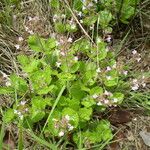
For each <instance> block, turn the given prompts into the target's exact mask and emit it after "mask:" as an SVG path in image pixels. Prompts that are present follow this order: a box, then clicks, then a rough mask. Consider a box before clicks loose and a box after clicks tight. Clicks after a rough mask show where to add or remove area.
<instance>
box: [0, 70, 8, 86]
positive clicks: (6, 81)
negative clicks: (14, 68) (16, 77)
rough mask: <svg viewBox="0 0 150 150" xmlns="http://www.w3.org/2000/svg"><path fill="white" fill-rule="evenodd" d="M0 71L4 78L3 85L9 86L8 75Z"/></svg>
mask: <svg viewBox="0 0 150 150" xmlns="http://www.w3.org/2000/svg"><path fill="white" fill-rule="evenodd" d="M0 73H1V74H2V76H3V77H2V78H3V80H4V83H5V85H6V86H7V87H8V86H11V81H10V78H9V77H8V75H6V73H4V72H2V71H0Z"/></svg>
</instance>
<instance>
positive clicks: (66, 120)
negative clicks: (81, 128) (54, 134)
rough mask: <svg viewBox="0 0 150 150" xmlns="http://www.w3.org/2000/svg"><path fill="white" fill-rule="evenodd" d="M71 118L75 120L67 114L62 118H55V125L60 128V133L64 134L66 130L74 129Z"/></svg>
mask: <svg viewBox="0 0 150 150" xmlns="http://www.w3.org/2000/svg"><path fill="white" fill-rule="evenodd" d="M70 120H73V118H71V117H70V116H69V115H65V116H64V117H62V119H61V120H57V119H55V118H53V121H54V126H55V128H56V129H59V133H58V135H59V136H60V137H61V136H64V134H65V132H66V131H72V130H73V129H74V126H73V125H71V124H70Z"/></svg>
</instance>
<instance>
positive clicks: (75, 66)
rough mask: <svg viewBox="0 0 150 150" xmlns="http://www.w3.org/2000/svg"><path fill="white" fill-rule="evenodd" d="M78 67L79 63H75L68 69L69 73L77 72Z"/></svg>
mask: <svg viewBox="0 0 150 150" xmlns="http://www.w3.org/2000/svg"><path fill="white" fill-rule="evenodd" d="M79 67H80V63H78V62H77V63H75V64H73V65H72V66H71V68H70V72H71V73H75V72H76V71H78V69H79Z"/></svg>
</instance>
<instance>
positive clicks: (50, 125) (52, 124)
mask: <svg viewBox="0 0 150 150" xmlns="http://www.w3.org/2000/svg"><path fill="white" fill-rule="evenodd" d="M61 117H62V114H61V112H60V111H59V110H56V109H55V110H54V112H53V114H52V115H51V117H50V118H49V120H48V130H49V132H50V133H52V134H53V135H54V136H58V133H59V130H60V127H59V126H58V128H56V125H55V124H56V122H57V121H56V122H55V120H58V121H59V120H61Z"/></svg>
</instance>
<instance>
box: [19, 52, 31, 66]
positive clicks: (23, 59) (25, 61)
mask: <svg viewBox="0 0 150 150" xmlns="http://www.w3.org/2000/svg"><path fill="white" fill-rule="evenodd" d="M17 59H18V61H19V63H20V64H21V65H22V67H24V66H27V65H29V63H30V60H29V58H28V56H26V55H19V56H17Z"/></svg>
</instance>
